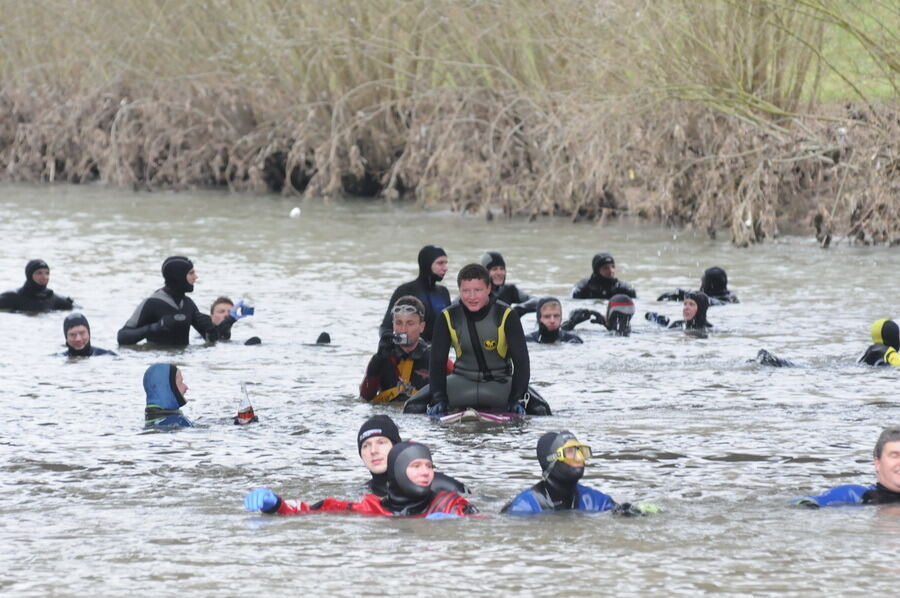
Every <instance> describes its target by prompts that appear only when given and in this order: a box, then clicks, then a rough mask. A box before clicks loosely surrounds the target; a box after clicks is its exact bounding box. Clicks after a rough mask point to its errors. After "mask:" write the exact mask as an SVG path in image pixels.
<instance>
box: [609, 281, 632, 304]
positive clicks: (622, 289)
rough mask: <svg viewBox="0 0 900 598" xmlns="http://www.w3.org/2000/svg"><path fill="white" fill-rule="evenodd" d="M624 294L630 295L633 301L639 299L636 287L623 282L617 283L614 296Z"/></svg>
mask: <svg viewBox="0 0 900 598" xmlns="http://www.w3.org/2000/svg"><path fill="white" fill-rule="evenodd" d="M619 293H622V294H623V295H628V296H629V297H631V298H632V299H637V291H635V290H634V287H633V286H631V285H630V284H628V283H627V282H622V281H621V280H617V281H616V288H615V292H613V293H612V294H613V295H617V294H619Z"/></svg>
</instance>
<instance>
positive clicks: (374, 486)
mask: <svg viewBox="0 0 900 598" xmlns="http://www.w3.org/2000/svg"><path fill="white" fill-rule="evenodd" d="M369 473H372V472H369ZM367 486H368V487H369V490H371V491H372V494H375V495H376V496H387V493H388V476H387V472H384V473H372V479H371V480H369V483H368V484H367Z"/></svg>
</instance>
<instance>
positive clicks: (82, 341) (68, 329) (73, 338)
mask: <svg viewBox="0 0 900 598" xmlns="http://www.w3.org/2000/svg"><path fill="white" fill-rule="evenodd" d="M63 335H64V336H65V337H66V352H65V353H63V355H64V356H66V357H93V356H96V355H115V353H113V352H112V351H107V350H106V349H101V348H99V347H92V346H91V325H90V324H89V323H88V320H87V318H85V317H84V316H83V315H82V314H80V313H77V312H76V313H72V314H69V315H67V316H66V319H65V320H63Z"/></svg>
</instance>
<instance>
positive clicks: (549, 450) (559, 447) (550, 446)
mask: <svg viewBox="0 0 900 598" xmlns="http://www.w3.org/2000/svg"><path fill="white" fill-rule="evenodd" d="M591 456H592V453H591V447H589V446H587V445H585V444H582V443H580V442H579V441H578V439H577V438H575V435H574V434H572V433H571V432H569V431H567V430H562V431H560V432H547V433H545V434H543V435H542V436H541V437H540V439H539V440H538V443H537V460H538V463H540V465H541V472H542V479H541V481H540V482H538V483H537V484H535V485H534V486H532V487H531V488H529V489H528V490H524V491H522V492H521V493H519V494H518V496H516V497H515V498H514V499H512V500H511V501H510V502H509V503H508V504H507V505H506V506H504V507H503V509H502V510H501V511H500V512H501V513H507V514H510V515H533V514H536V513H543V512H547V511H572V510H577V511H614V512H616V513H620V514H623V515H638V514H646V513H654V512H656V511H657V510H658V509H657V508H656V507H655V506H653V505H649V504H638V505H632V504H631V503H623V504H621V505H620V504H618V503H616V501H614V500H613V499H612V498H610V497H609V496H608V495H606V494H604V493H602V492H600V491H599V490H594V489H593V488H589V487H587V486H583V485H581V484H579V483H578V480H580V479H581V478H582V476H583V475H584V466H585V462H586V461H587V460H588V459H590V458H591Z"/></svg>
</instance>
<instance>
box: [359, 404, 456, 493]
mask: <svg viewBox="0 0 900 598" xmlns="http://www.w3.org/2000/svg"><path fill="white" fill-rule="evenodd" d="M400 442H401V440H400V430H398V429H397V424H395V423H394V420H392V419H391V418H390V417H388V416H387V415H373V416H372V417H370V418H369V419H367V420H366V421H365V422H363V425H362V426H360V428H359V432H358V433H357V435H356V444H357V448H358V449H359V457H360V458H361V459H362V461H363V463H364V464H365V466H366V469H368V470H369V473H371V474H372V479H371V480H369V481H368V482H366V489H368V490H369V492H371V493H372V494H376V495H378V496H387V493H388V488H387V484H388V474H387V456H388V453H390V451H391V449H392V448H393V447H394V445H395V444H400ZM431 487H432V489H433V490H434V491H435V492H440V491H442V490H448V491H450V492H458V493H459V494H467V493H468V492H469V490H468V488H466V486H465V485H464V484H463V483H462V482H460V481H459V480H457V479H455V478H451V477H450V476H448V475H445V474H443V473H440V472H435V473H434V481H433V482H432V483H431Z"/></svg>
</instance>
